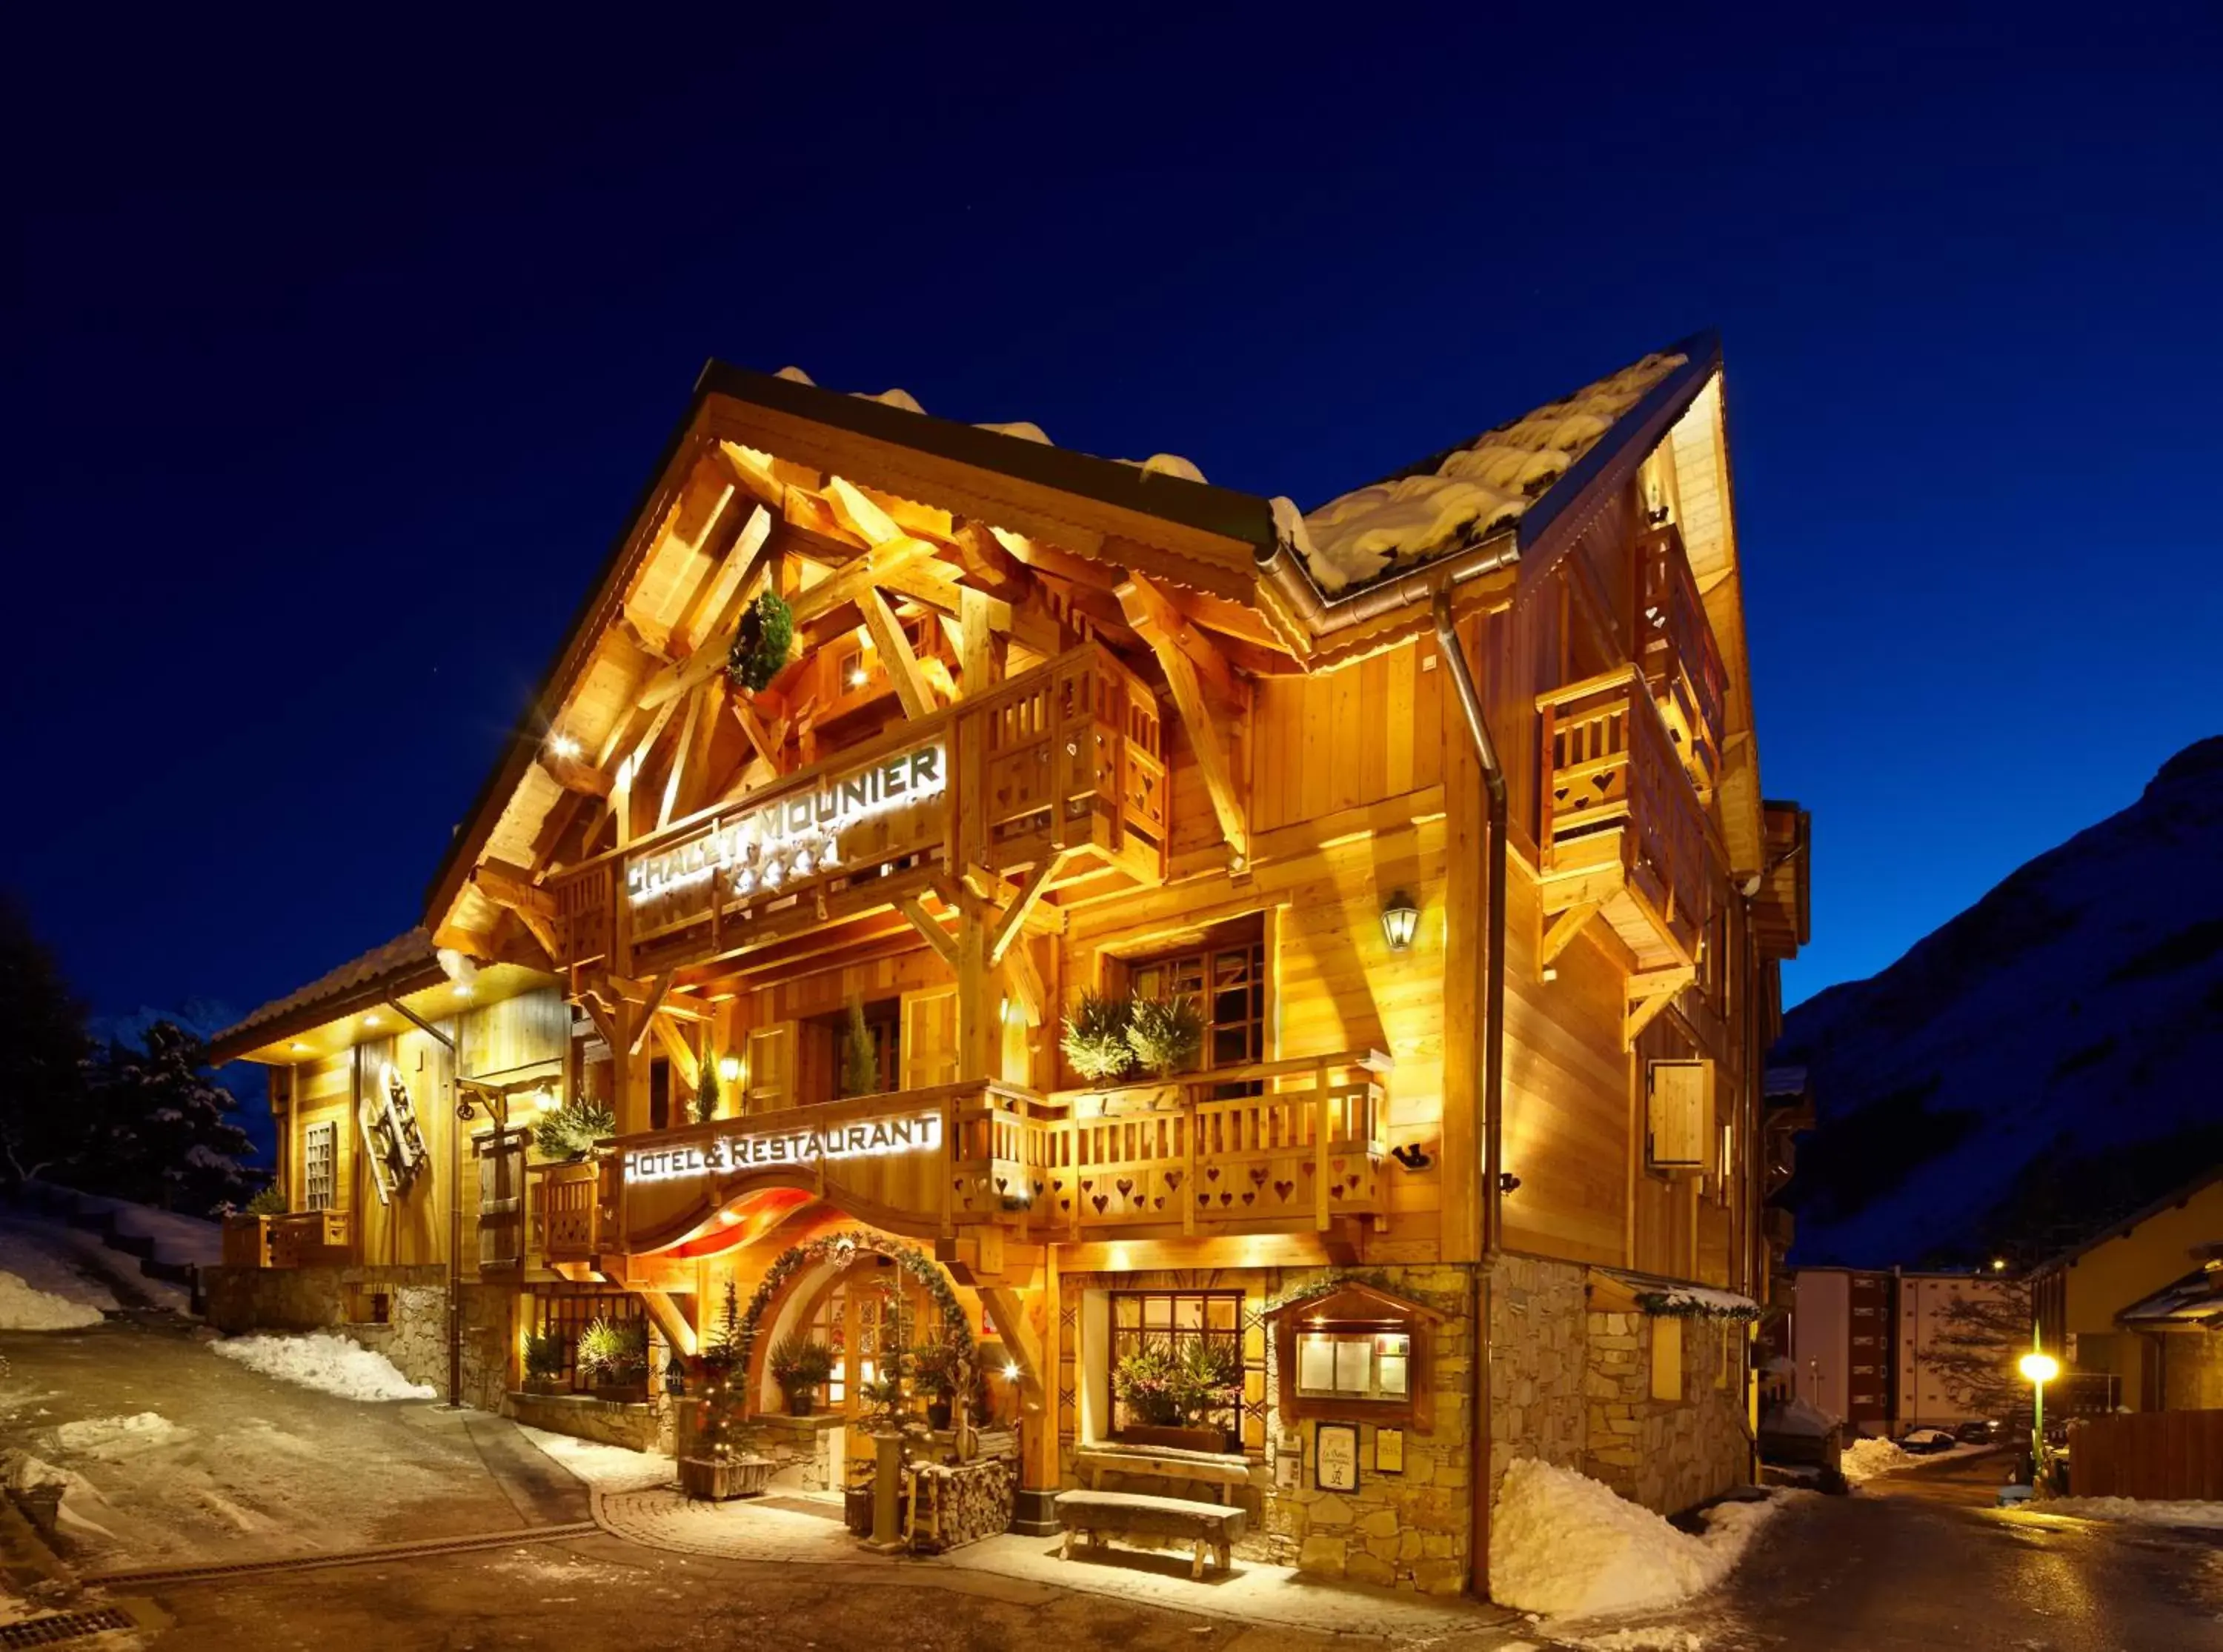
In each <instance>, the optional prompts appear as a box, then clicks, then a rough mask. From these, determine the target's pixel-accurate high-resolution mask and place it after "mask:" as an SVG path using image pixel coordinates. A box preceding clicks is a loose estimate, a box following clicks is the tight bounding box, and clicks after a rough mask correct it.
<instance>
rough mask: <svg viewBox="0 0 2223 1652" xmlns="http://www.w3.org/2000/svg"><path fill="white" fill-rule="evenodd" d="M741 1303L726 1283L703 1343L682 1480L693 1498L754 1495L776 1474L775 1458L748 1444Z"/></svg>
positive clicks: (682, 1459)
mask: <svg viewBox="0 0 2223 1652" xmlns="http://www.w3.org/2000/svg"><path fill="white" fill-rule="evenodd" d="M740 1325H741V1316H740V1307H739V1305H738V1304H737V1303H736V1302H735V1301H734V1286H733V1285H732V1283H731V1282H730V1281H728V1282H727V1285H726V1303H725V1308H724V1310H722V1312H721V1314H720V1316H719V1320H718V1325H717V1328H716V1329H715V1330H713V1331H712V1332H711V1333H710V1335H709V1337H708V1340H707V1341H705V1343H704V1344H703V1347H702V1381H703V1395H702V1409H701V1410H700V1412H699V1413H698V1414H697V1417H696V1425H695V1428H694V1429H693V1438H692V1439H691V1440H690V1441H689V1442H687V1443H686V1445H685V1447H684V1448H683V1450H682V1452H681V1454H680V1458H679V1486H680V1489H681V1490H682V1491H683V1492H686V1494H687V1495H688V1496H689V1497H690V1498H699V1499H702V1501H705V1502H710V1503H723V1502H725V1501H726V1500H727V1499H728V1498H737V1497H754V1496H756V1495H757V1494H759V1492H762V1491H763V1490H764V1489H765V1486H766V1485H767V1484H768V1483H769V1482H770V1480H771V1471H772V1460H771V1458H769V1457H765V1456H761V1455H759V1454H757V1453H756V1452H753V1451H752V1450H750V1449H749V1448H748V1440H747V1437H746V1428H747V1415H746V1413H747V1406H746V1403H745V1393H744V1391H745V1389H746V1385H747V1379H746V1362H745V1361H744V1360H742V1358H741V1354H742V1348H741V1330H740Z"/></svg>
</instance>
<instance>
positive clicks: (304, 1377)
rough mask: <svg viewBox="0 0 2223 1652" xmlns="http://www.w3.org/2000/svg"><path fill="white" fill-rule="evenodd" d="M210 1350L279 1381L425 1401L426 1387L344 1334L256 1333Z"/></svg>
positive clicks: (346, 1395) (347, 1394)
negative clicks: (294, 1334)
mask: <svg viewBox="0 0 2223 1652" xmlns="http://www.w3.org/2000/svg"><path fill="white" fill-rule="evenodd" d="M210 1349H211V1352H212V1353H214V1354H219V1355H221V1356H222V1357H223V1358H224V1359H226V1360H237V1361H238V1362H239V1363H240V1364H241V1365H243V1366H246V1367H247V1368H248V1369H249V1370H250V1371H259V1372H261V1373H262V1374H263V1375H264V1376H266V1377H275V1378H277V1379H279V1380H280V1382H290V1383H299V1385H301V1386H302V1387H304V1388H313V1389H316V1390H317V1391H318V1392H320V1393H325V1394H337V1395H338V1396H339V1398H342V1399H363V1400H389V1399H431V1398H432V1397H433V1390H432V1388H431V1385H428V1384H425V1383H413V1382H411V1381H410V1380H409V1379H407V1378H406V1377H405V1376H403V1375H402V1374H401V1373H400V1372H399V1371H396V1370H395V1369H394V1362H393V1361H392V1360H388V1359H387V1357H386V1356H385V1355H384V1354H374V1353H372V1352H371V1350H369V1349H368V1348H366V1347H362V1346H361V1345H360V1344H358V1343H355V1342H350V1341H348V1340H347V1338H345V1337H344V1336H334V1335H331V1333H330V1332H327V1331H310V1332H306V1333H305V1334H303V1335H299V1336H279V1335H266V1334H263V1333H257V1334H255V1335H252V1336H234V1337H229V1338H227V1339H226V1340H224V1341H221V1342H217V1343H212V1344H211V1345H210Z"/></svg>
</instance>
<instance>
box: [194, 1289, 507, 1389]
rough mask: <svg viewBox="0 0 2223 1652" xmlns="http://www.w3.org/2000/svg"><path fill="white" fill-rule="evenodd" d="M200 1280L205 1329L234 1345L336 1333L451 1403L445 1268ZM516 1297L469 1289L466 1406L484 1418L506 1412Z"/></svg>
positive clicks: (465, 1302)
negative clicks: (258, 1335) (249, 1336)
mask: <svg viewBox="0 0 2223 1652" xmlns="http://www.w3.org/2000/svg"><path fill="white" fill-rule="evenodd" d="M201 1279H202V1286H203V1289H204V1291H205V1293H206V1296H207V1301H208V1310H207V1318H208V1322H209V1323H210V1324H211V1325H213V1326H214V1327H216V1329H218V1330H220V1331H223V1332H224V1333H226V1334H227V1335H237V1334H239V1333H241V1332H243V1331H256V1330H274V1331H332V1332H336V1333H337V1334H338V1335H342V1336H344V1337H346V1338H348V1339H349V1340H350V1341H353V1342H356V1343H358V1344H360V1345H361V1346H362V1347H366V1348H368V1349H370V1350H371V1351H372V1352H373V1353H375V1354H384V1355H385V1356H386V1357H387V1359H388V1360H392V1361H393V1362H394V1369H395V1370H397V1371H399V1372H400V1373H401V1374H402V1375H403V1376H404V1377H406V1378H407V1379H409V1380H410V1381H411V1382H414V1383H425V1384H429V1385H431V1387H432V1388H433V1389H434V1390H435V1391H438V1394H439V1396H440V1398H443V1399H445V1398H447V1396H448V1271H447V1270H446V1269H445V1268H444V1267H440V1266H363V1267H356V1266H341V1267H304V1268H247V1267H217V1268H206V1269H204V1270H203V1271H202V1274H201ZM516 1296H517V1293H516V1291H515V1290H514V1289H513V1287H511V1286H509V1285H482V1284H474V1283H471V1282H469V1281H466V1282H465V1283H464V1284H463V1295H462V1302H463V1396H462V1397H463V1404H466V1405H469V1406H473V1407H475V1408H476V1409H477V1410H482V1411H499V1410H501V1408H502V1397H503V1394H504V1393H505V1392H506V1391H507V1389H508V1387H509V1384H510V1359H511V1348H512V1344H513V1341H514V1330H513V1324H514V1321H513V1315H514V1313H515V1310H516ZM381 1312H383V1314H384V1317H383V1318H380V1317H378V1315H379V1314H380V1313H381Z"/></svg>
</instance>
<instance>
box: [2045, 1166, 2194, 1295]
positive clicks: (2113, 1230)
mask: <svg viewBox="0 0 2223 1652" xmlns="http://www.w3.org/2000/svg"><path fill="white" fill-rule="evenodd" d="M2218 1182H2223V1165H2210V1166H2209V1167H2208V1168H2207V1169H2206V1170H2204V1171H2201V1173H2200V1174H2199V1175H2197V1176H2195V1177H2194V1178H2192V1179H2191V1180H2190V1181H2188V1182H2186V1183H2185V1184H2182V1186H2180V1187H2177V1188H2176V1189H2174V1190H2171V1191H2169V1192H2167V1193H2164V1194H2163V1195H2162V1196H2161V1197H2159V1198H2157V1199H2156V1200H2155V1201H2154V1202H2153V1203H2151V1204H2149V1205H2146V1206H2144V1207H2143V1208H2141V1209H2137V1210H2133V1211H2132V1213H2131V1214H2130V1215H2127V1216H2122V1217H2119V1218H2118V1219H2117V1220H2115V1221H2113V1222H2108V1223H2106V1225H2105V1226H2104V1227H2102V1228H2100V1229H2098V1231H2096V1232H2095V1233H2094V1234H2093V1235H2092V1236H2091V1237H2090V1238H2089V1239H2087V1240H2085V1241H2083V1242H2082V1243H2081V1244H2078V1245H2072V1246H2070V1247H2069V1248H2068V1249H2067V1250H2065V1251H2062V1252H2061V1253H2059V1254H2058V1255H2056V1256H2053V1257H2050V1258H2049V1259H2046V1260H2045V1261H2043V1262H2041V1263H2039V1264H2038V1265H2037V1266H2036V1267H2034V1268H2032V1269H2031V1277H2033V1278H2036V1277H2037V1276H2038V1275H2041V1274H2046V1273H2052V1272H2056V1271H2057V1270H2059V1269H2061V1268H2064V1267H2069V1266H2074V1265H2075V1262H2076V1261H2077V1260H2078V1259H2080V1258H2081V1257H2083V1256H2084V1255H2086V1254H2087V1253H2090V1252H2092V1251H2095V1250H2097V1249H2099V1248H2100V1246H2102V1245H2105V1244H2106V1243H2108V1242H2109V1241H2113V1240H2117V1239H2127V1238H2129V1237H2130V1236H2131V1234H2132V1233H2133V1232H2134V1231H2135V1230H2136V1229H2138V1228H2141V1227H2143V1226H2144V1224H2145V1223H2147V1222H2151V1221H2152V1220H2153V1219H2154V1218H2155V1217H2156V1216H2158V1215H2163V1214H2164V1213H2165V1212H2168V1211H2170V1210H2174V1209H2176V1208H2177V1207H2178V1206H2179V1205H2182V1204H2188V1203H2191V1201H2192V1200H2193V1199H2194V1198H2195V1197H2197V1196H2198V1195H2200V1194H2201V1193H2204V1192H2206V1191H2207V1190H2208V1189H2209V1188H2211V1187H2213V1186H2214V1184H2216V1183H2218Z"/></svg>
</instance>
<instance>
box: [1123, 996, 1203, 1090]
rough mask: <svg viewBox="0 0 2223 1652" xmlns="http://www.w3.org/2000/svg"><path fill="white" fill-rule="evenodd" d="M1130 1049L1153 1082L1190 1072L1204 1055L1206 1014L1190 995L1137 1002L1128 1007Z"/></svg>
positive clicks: (1128, 1043) (1128, 1041) (1145, 999)
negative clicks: (1155, 1079)
mask: <svg viewBox="0 0 2223 1652" xmlns="http://www.w3.org/2000/svg"><path fill="white" fill-rule="evenodd" d="M1127 1047H1128V1049H1129V1050H1130V1051H1131V1052H1133V1053H1134V1058H1135V1065H1137V1066H1139V1067H1140V1068H1142V1070H1143V1071H1144V1072H1147V1073H1149V1075H1150V1077H1153V1078H1166V1077H1171V1076H1172V1075H1173V1074H1174V1073H1177V1072H1187V1071H1188V1070H1189V1069H1190V1068H1192V1067H1193V1066H1195V1065H1196V1063H1197V1058H1198V1057H1199V1056H1200V1055H1201V1054H1203V1052H1204V1014H1203V1012H1202V1011H1201V1010H1200V1009H1198V1008H1197V1007H1196V1000H1195V999H1193V998H1192V997H1190V996H1188V995H1187V993H1177V994H1175V995H1174V996H1173V997H1171V998H1137V999H1136V1000H1135V1002H1133V1003H1132V1004H1130V1006H1129V1007H1128V1013H1127Z"/></svg>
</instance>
